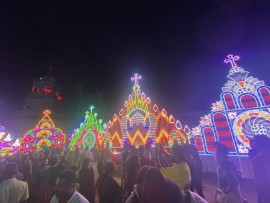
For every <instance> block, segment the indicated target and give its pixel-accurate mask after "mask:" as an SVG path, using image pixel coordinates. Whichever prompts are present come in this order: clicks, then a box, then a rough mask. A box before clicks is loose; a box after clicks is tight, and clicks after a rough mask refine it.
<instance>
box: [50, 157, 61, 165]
mask: <svg viewBox="0 0 270 203" xmlns="http://www.w3.org/2000/svg"><path fill="white" fill-rule="evenodd" d="M58 163H59V157H58V155H54V156H53V157H52V159H51V165H52V166H55V165H57V164H58Z"/></svg>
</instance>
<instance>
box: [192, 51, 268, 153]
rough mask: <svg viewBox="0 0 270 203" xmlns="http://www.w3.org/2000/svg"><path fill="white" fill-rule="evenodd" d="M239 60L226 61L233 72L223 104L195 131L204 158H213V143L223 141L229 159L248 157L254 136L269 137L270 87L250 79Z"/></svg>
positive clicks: (222, 98)
mask: <svg viewBox="0 0 270 203" xmlns="http://www.w3.org/2000/svg"><path fill="white" fill-rule="evenodd" d="M238 59H239V57H238V56H233V55H228V58H227V59H225V61H224V62H226V63H231V69H230V72H229V75H228V76H227V77H228V79H229V80H228V82H227V83H226V84H225V86H224V87H223V88H222V91H223V92H222V93H221V96H220V97H221V101H218V102H216V103H214V104H213V105H212V112H211V113H210V114H208V115H207V116H204V117H201V121H200V125H199V126H197V127H195V128H193V129H192V135H193V137H194V140H195V143H196V146H197V149H198V150H199V153H201V154H213V152H214V142H216V141H220V142H222V143H223V144H225V145H226V146H227V147H228V148H229V151H230V155H232V156H235V155H236V156H247V155H248V151H249V150H250V140H252V139H253V138H254V136H260V135H266V136H268V137H270V109H269V106H270V87H268V86H266V85H265V84H264V81H262V80H258V79H257V78H254V77H252V76H248V74H249V72H248V71H245V70H244V69H243V68H241V67H239V66H237V64H236V60H238ZM198 137H201V138H202V140H200V139H199V138H198ZM197 143H198V145H197ZM201 143H202V144H203V145H204V146H203V148H204V149H206V150H205V151H202V150H201V149H202V147H201Z"/></svg>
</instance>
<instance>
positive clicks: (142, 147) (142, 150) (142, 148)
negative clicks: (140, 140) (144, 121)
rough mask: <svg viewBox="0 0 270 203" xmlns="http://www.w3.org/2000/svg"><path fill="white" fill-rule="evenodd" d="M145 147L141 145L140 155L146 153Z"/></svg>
mask: <svg viewBox="0 0 270 203" xmlns="http://www.w3.org/2000/svg"><path fill="white" fill-rule="evenodd" d="M144 150H145V148H144V146H142V145H140V146H139V148H138V151H139V155H142V154H143V153H144Z"/></svg>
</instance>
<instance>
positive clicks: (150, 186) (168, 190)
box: [141, 168, 183, 203]
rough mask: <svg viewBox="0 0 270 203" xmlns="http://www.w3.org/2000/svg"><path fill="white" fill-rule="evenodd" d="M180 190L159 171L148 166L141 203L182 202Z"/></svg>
mask: <svg viewBox="0 0 270 203" xmlns="http://www.w3.org/2000/svg"><path fill="white" fill-rule="evenodd" d="M182 198H183V197H182V192H181V190H180V189H179V187H178V186H177V185H176V184H175V183H174V182H172V181H170V180H169V179H167V178H164V177H163V176H162V174H161V173H160V171H159V170H158V169H155V168H150V169H148V171H147V172H146V173H145V176H144V183H143V192H142V201H141V202H142V203H182V201H183V200H182Z"/></svg>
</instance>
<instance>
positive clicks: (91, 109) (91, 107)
mask: <svg viewBox="0 0 270 203" xmlns="http://www.w3.org/2000/svg"><path fill="white" fill-rule="evenodd" d="M94 108H95V107H94V106H93V105H91V106H90V108H89V109H90V111H91V113H92V112H93V109H94Z"/></svg>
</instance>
